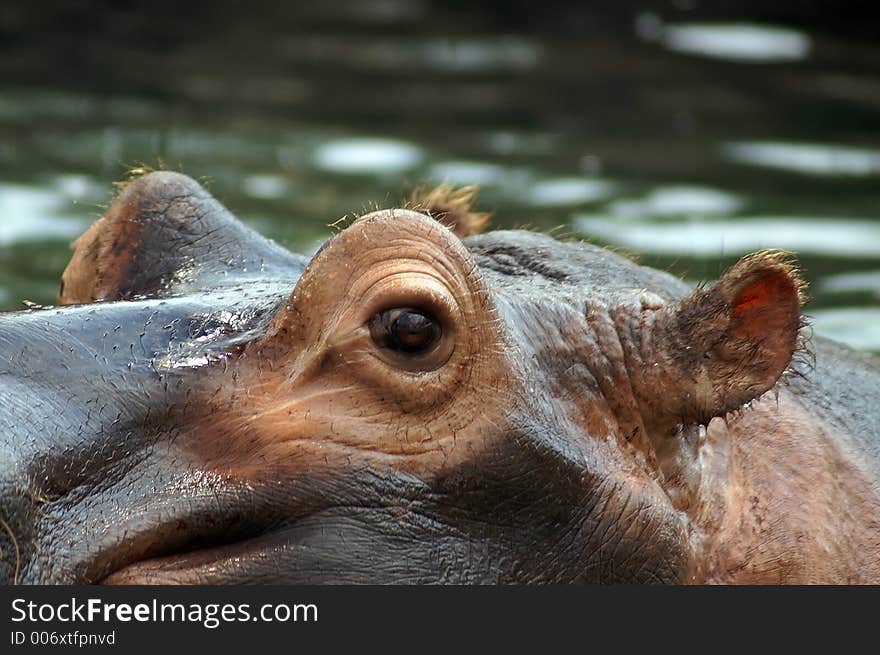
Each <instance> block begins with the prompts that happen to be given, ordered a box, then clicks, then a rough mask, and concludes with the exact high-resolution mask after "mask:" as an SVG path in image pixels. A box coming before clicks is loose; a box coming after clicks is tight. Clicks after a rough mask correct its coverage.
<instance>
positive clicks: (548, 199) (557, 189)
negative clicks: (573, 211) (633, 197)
mask: <svg viewBox="0 0 880 655" xmlns="http://www.w3.org/2000/svg"><path fill="white" fill-rule="evenodd" d="M613 190H614V185H613V184H612V183H611V182H608V181H605V180H597V179H589V178H581V177H560V178H555V179H550V180H543V181H541V182H538V183H536V184H533V185H532V186H531V187H530V188H529V189H528V190H527V191H526V193H525V200H526V202H528V203H529V204H530V205H533V206H535V207H562V206H565V205H581V204H584V203H588V202H595V201H596V200H602V199H603V198H606V197H608V196H609V195H610V194H611V192H612V191H613Z"/></svg>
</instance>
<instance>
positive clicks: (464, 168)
mask: <svg viewBox="0 0 880 655" xmlns="http://www.w3.org/2000/svg"><path fill="white" fill-rule="evenodd" d="M428 177H430V178H431V179H432V180H435V181H437V182H448V183H449V184H479V185H481V186H518V185H522V184H525V183H526V182H527V181H528V178H529V172H528V171H526V170H525V169H521V168H508V167H506V166H501V165H499V164H490V163H488V162H481V161H456V160H449V161H441V162H437V163H436V164H434V165H433V166H431V168H430V169H429V170H428Z"/></svg>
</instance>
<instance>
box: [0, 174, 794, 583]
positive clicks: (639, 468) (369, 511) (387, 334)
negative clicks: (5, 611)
mask: <svg viewBox="0 0 880 655" xmlns="http://www.w3.org/2000/svg"><path fill="white" fill-rule="evenodd" d="M428 197H430V198H431V201H430V202H429V203H428V204H426V205H424V206H421V207H416V210H404V209H393V210H383V211H377V212H374V213H372V214H369V215H367V216H364V217H362V218H360V219H358V220H356V221H355V222H353V223H352V224H351V225H350V226H348V227H347V228H345V229H344V230H342V231H340V232H339V233H337V234H336V235H335V236H333V237H332V238H331V239H330V240H328V241H327V242H326V243H325V244H324V245H323V247H321V248H320V250H319V251H318V252H317V253H316V254H315V255H314V256H313V257H311V258H310V259H308V260H307V259H305V258H302V257H299V256H297V255H293V254H291V253H289V252H287V251H285V250H283V249H281V248H280V247H278V246H277V245H275V244H274V243H272V242H270V241H268V240H265V239H263V238H262V237H260V236H258V235H257V234H255V233H254V232H252V231H251V230H250V229H248V228H246V227H244V226H243V225H242V224H241V223H239V222H237V221H236V220H235V219H234V218H233V217H232V216H231V215H229V214H228V213H227V212H226V211H225V210H224V209H223V208H222V207H221V206H220V205H219V204H218V203H217V202H216V201H215V200H214V199H213V198H211V197H210V196H209V195H208V194H207V193H206V192H205V191H204V189H202V188H201V187H200V186H199V185H198V184H197V183H195V182H194V181H192V180H190V179H189V178H186V177H184V176H182V175H178V174H173V173H166V172H163V173H152V174H149V175H146V176H144V177H141V178H138V179H137V180H136V181H134V182H132V183H131V184H130V185H129V186H128V187H127V188H126V189H125V190H124V192H122V193H121V194H120V196H119V197H118V198H117V199H116V201H115V202H114V204H113V205H112V206H111V208H110V209H109V211H108V213H107V214H106V215H105V217H104V218H102V219H101V220H99V221H98V222H97V223H96V224H95V225H94V226H93V227H92V228H91V229H90V230H89V231H88V232H87V233H86V234H85V235H84V236H83V237H82V238H81V239H80V240H79V241H78V242H77V244H76V251H75V254H74V257H73V260H72V262H71V264H70V266H69V267H68V269H67V271H66V272H65V274H64V281H63V285H62V290H61V296H60V305H61V306H60V307H57V308H44V309H32V310H29V311H25V312H18V313H14V314H4V315H0V353H2V358H0V397H2V399H3V402H2V406H0V428H2V430H0V447H2V453H0V462H2V468H0V483H2V486H0V494H2V497H0V519H2V521H3V523H2V528H3V530H0V548H2V558H0V577H3V578H4V579H5V580H7V581H11V582H12V581H14V582H18V581H22V582H29V583H54V582H62V583H80V582H101V581H103V582H108V583H315V582H320V583H323V582H331V583H349V582H355V583H395V582H412V583H422V582H446V583H496V582H514V583H520V582H522V583H530V582H572V581H588V582H589V581H597V582H614V581H633V582H687V581H691V580H695V579H696V577H697V576H698V571H697V570H696V565H695V563H694V562H695V554H696V552H697V551H698V550H699V549H700V548H701V547H702V545H701V543H702V542H701V537H700V535H701V530H702V529H703V528H704V524H705V521H706V520H707V519H706V517H705V516H704V514H705V511H706V507H707V503H709V502H711V499H708V498H707V496H708V492H707V491H706V489H707V484H706V477H707V475H709V474H708V473H707V470H709V469H707V467H706V465H705V460H706V459H707V458H709V459H711V458H712V457H721V456H723V453H722V454H719V453H718V452H717V449H715V450H713V449H712V447H711V446H712V444H710V443H707V440H706V437H705V429H704V426H705V425H706V424H707V423H708V422H709V421H710V420H711V419H712V418H713V417H719V416H720V417H723V416H724V415H725V414H726V413H728V412H731V411H733V410H736V409H738V408H740V407H742V406H743V405H744V404H746V403H748V402H749V401H751V400H752V399H754V398H756V397H758V396H760V395H761V394H763V393H765V392H767V391H768V390H770V389H772V388H773V387H774V386H775V385H776V383H777V380H778V379H779V378H780V376H781V375H782V374H783V372H784V371H785V370H786V369H787V368H788V367H789V364H790V361H791V359H792V354H793V353H794V352H795V350H796V348H797V345H798V331H799V326H800V302H801V292H800V286H801V285H800V282H799V280H798V277H797V275H796V274H795V272H794V269H793V268H792V266H791V265H790V263H789V262H787V261H786V259H785V258H784V257H783V256H782V255H780V254H778V253H762V254H757V255H753V256H750V257H747V258H745V259H743V260H741V261H740V262H739V263H738V264H736V265H735V266H733V267H732V268H731V269H730V270H729V271H727V272H726V273H725V274H724V275H723V276H722V277H721V278H720V280H719V281H718V282H717V283H715V284H713V285H712V286H708V287H700V288H698V289H696V290H692V289H690V288H689V287H688V286H686V285H685V284H683V283H682V282H680V281H679V280H677V279H675V278H673V277H671V276H669V275H667V274H665V273H661V272H658V271H655V270H652V269H649V268H644V267H640V266H638V265H636V264H634V263H632V262H631V261H629V260H627V259H625V258H623V257H621V256H619V255H617V254H614V253H611V252H609V251H607V250H604V249H601V248H597V247H594V246H591V245H588V244H584V243H563V242H558V241H556V240H554V239H551V238H550V237H547V236H544V235H541V234H535V233H530V232H522V231H509V232H504V231H498V232H491V233H488V234H483V235H474V236H468V237H466V238H463V237H464V235H466V234H467V232H468V231H470V227H471V226H472V225H473V223H474V221H473V220H472V219H473V215H472V214H469V213H468V212H469V210H468V208H467V206H466V204H467V203H466V202H464V201H465V200H466V198H465V197H464V196H461V195H460V194H459V195H458V196H456V195H455V194H454V193H439V194H433V195H429V196H428ZM444 202H446V203H447V204H446V205H445V206H444ZM438 218H439V219H441V220H437V219H438Z"/></svg>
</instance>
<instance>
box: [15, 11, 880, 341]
mask: <svg viewBox="0 0 880 655" xmlns="http://www.w3.org/2000/svg"><path fill="white" fill-rule="evenodd" d="M144 7H146V8H147V9H144ZM870 8H871V4H870V3H831V2H828V3H822V2H818V3H806V2H755V1H745V2H724V1H718V2H699V1H696V0H677V1H676V2H658V1H650V0H649V1H646V2H632V1H630V0H622V1H619V2H613V3H612V2H609V3H589V4H588V3H574V2H557V1H554V0H548V1H544V2H540V3H531V4H529V5H524V4H523V5H518V4H517V3H510V2H487V3H473V2H457V1H454V0H453V1H447V2H440V1H435V2H432V1H429V0H359V1H354V0H323V1H322V2H314V3H313V2H302V3H277V4H276V3H259V2H257V3H229V4H224V3H222V2H219V3H213V4H211V5H204V6H197V5H195V4H194V3H184V2H177V3H164V2H161V1H159V2H151V3H136V2H94V1H80V2H76V1H75V0H74V1H71V2H66V3H63V4H57V5H56V4H52V3H42V2H29V3H25V2H18V3H16V2H8V1H7V2H0V309H13V308H16V307H20V306H21V301H22V300H23V299H28V300H31V301H34V302H38V303H51V302H52V301H53V299H54V297H55V294H56V291H57V283H58V279H59V275H60V273H61V271H62V270H63V268H64V266H65V264H66V262H67V259H68V257H69V252H70V251H69V243H70V241H71V239H72V238H73V237H75V236H76V235H77V234H78V233H79V232H81V231H82V230H83V229H84V228H85V227H86V226H87V225H88V223H89V222H90V221H92V220H94V219H95V218H96V217H97V216H99V215H100V214H101V213H102V208H103V207H104V206H105V204H106V203H107V201H108V198H109V197H110V194H111V193H112V182H113V181H114V180H117V179H119V178H121V177H122V176H123V175H124V173H125V170H126V167H127V166H134V165H137V164H140V163H147V164H150V165H152V166H154V167H156V166H159V165H164V166H165V167H168V168H172V169H177V170H182V171H184V172H186V173H188V174H190V175H193V176H195V177H198V178H200V179H205V180H206V181H207V183H208V186H209V188H210V189H211V191H212V192H213V193H214V194H215V195H216V196H218V197H219V198H220V199H221V200H222V201H223V202H224V203H226V204H227V205H228V206H229V207H230V208H231V209H232V210H233V211H234V212H235V213H237V214H238V215H239V216H241V217H242V218H244V219H245V220H247V221H248V222H250V223H252V224H253V225H255V226H256V227H257V228H258V229H259V230H261V231H263V232H264V233H266V234H268V235H269V236H271V237H273V238H275V239H277V240H279V241H280V242H282V243H284V244H285V245H287V246H289V247H291V248H294V249H299V250H310V249H313V248H315V247H316V244H317V243H319V242H320V241H321V240H322V239H324V238H326V236H327V235H328V234H329V233H330V230H329V229H328V228H327V224H329V223H331V222H333V221H335V220H336V219H337V218H339V217H341V216H343V215H346V214H352V213H357V212H362V211H365V210H369V209H371V208H374V207H375V206H377V205H379V206H392V205H396V204H397V203H398V202H399V200H400V198H401V197H402V193H403V190H404V189H405V188H406V187H407V186H408V185H409V186H411V185H413V184H417V183H420V182H425V181H452V182H456V183H462V184H466V183H479V184H480V185H482V187H483V193H482V196H481V198H482V201H481V208H483V209H491V210H494V211H495V219H494V224H495V225H497V226H533V227H537V228H541V229H549V228H554V227H560V230H559V231H560V233H562V234H577V235H579V236H582V237H584V238H587V239H590V240H592V241H595V242H597V243H603V244H610V245H613V246H616V247H621V248H624V249H627V250H629V251H632V252H635V253H638V255H639V257H640V259H641V261H643V262H645V263H648V264H651V265H655V266H660V267H662V268H666V269H669V270H672V271H674V272H676V273H678V274H680V275H682V276H684V277H685V278H687V279H689V280H694V281H696V280H701V279H711V278H713V277H715V276H717V275H718V273H719V272H720V271H721V270H722V269H723V268H724V267H725V266H726V265H729V264H730V263H732V262H733V261H734V260H735V259H736V258H737V256H739V255H741V254H742V253H744V252H748V251H751V250H755V249H758V248H761V247H781V248H789V249H792V250H795V251H797V252H798V253H799V255H800V259H801V261H802V263H803V264H804V266H805V267H806V270H807V274H808V277H809V280H810V283H811V293H812V295H813V297H814V300H813V302H812V303H811V305H810V307H809V312H810V313H811V314H812V315H813V317H814V325H815V329H816V331H817V332H820V333H824V334H828V335H831V336H833V337H836V338H839V339H841V340H844V341H847V342H849V343H851V344H853V345H854V346H856V347H859V348H865V349H870V350H877V351H880V19H878V17H877V15H876V12H871V11H870Z"/></svg>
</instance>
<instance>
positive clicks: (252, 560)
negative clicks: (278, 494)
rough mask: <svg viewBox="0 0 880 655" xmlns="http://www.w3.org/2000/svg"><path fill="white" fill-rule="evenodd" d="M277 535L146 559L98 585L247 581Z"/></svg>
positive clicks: (272, 549) (276, 541) (276, 542)
mask: <svg viewBox="0 0 880 655" xmlns="http://www.w3.org/2000/svg"><path fill="white" fill-rule="evenodd" d="M278 532H279V531H273V532H267V533H264V534H262V535H258V536H256V537H251V538H244V539H240V540H237V541H230V542H227V543H223V542H220V543H217V544H215V545H203V546H201V547H198V548H194V549H191V550H188V549H185V548H184V549H182V550H179V551H177V552H173V553H169V554H164V555H159V556H152V557H147V558H146V559H141V560H138V561H134V562H131V563H128V564H126V565H124V566H123V567H122V568H119V569H117V570H116V571H114V572H112V573H110V574H109V575H107V576H106V577H105V578H103V579H102V580H100V581H99V583H98V584H102V585H120V584H124V585H161V584H203V583H204V581H205V580H206V579H216V578H220V579H222V580H224V581H226V582H235V581H236V580H239V579H242V578H247V576H248V572H249V571H250V570H251V568H252V567H253V566H258V565H259V564H260V562H261V561H262V562H268V561H269V560H270V558H271V557H272V554H273V553H274V552H275V550H276V549H277V548H278V547H279V538H278ZM249 564H250V566H249Z"/></svg>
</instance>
